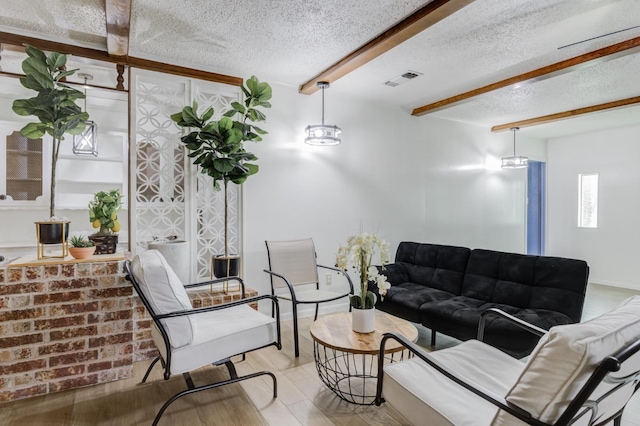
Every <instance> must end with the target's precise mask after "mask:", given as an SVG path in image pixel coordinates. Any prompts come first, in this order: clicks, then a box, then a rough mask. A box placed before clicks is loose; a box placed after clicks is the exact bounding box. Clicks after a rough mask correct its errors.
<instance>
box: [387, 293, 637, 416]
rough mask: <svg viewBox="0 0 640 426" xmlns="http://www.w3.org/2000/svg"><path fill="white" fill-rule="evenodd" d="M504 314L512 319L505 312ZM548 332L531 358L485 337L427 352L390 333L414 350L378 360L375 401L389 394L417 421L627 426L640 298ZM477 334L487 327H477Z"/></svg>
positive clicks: (389, 336)
mask: <svg viewBox="0 0 640 426" xmlns="http://www.w3.org/2000/svg"><path fill="white" fill-rule="evenodd" d="M494 314H498V315H501V316H503V317H504V318H507V319H509V318H513V317H511V316H510V315H508V314H505V313H504V312H502V311H498V310H492V311H490V312H489V313H488V315H494ZM513 319H514V320H515V321H514V322H515V323H516V324H518V325H520V326H522V327H523V328H527V329H529V328H530V330H531V331H533V332H534V333H536V334H542V338H541V339H540V341H539V342H538V345H537V346H536V347H535V349H534V350H533V352H532V354H531V356H530V358H529V360H528V361H527V363H526V364H525V363H524V362H521V361H519V360H516V359H514V358H511V357H510V356H508V355H507V354H505V353H504V352H501V351H499V350H498V349H496V348H494V347H491V346H488V345H486V344H484V343H482V342H481V341H479V340H468V341H466V342H463V343H461V344H460V345H458V346H455V347H452V348H447V349H443V350H440V351H435V352H432V353H426V352H425V351H423V350H422V349H420V348H419V347H417V346H416V345H414V344H413V343H411V342H409V341H407V340H406V339H404V338H403V337H402V336H398V335H392V334H386V335H385V336H384V337H383V340H382V343H381V350H380V353H381V355H380V360H383V356H382V354H383V353H384V346H385V342H386V341H387V340H388V339H395V340H398V341H400V342H402V343H403V345H405V346H406V347H407V348H409V349H410V351H411V352H412V353H413V354H414V355H415V356H414V357H413V358H410V359H409V360H407V361H402V362H397V363H393V364H389V365H386V366H384V367H383V366H382V363H379V365H378V368H379V369H378V393H377V397H376V404H378V405H380V403H382V402H383V401H384V400H386V401H387V402H388V403H389V404H391V405H392V406H393V407H394V408H395V409H396V410H398V411H399V412H400V413H401V414H402V415H404V416H405V417H406V418H407V420H408V421H409V422H410V423H411V424H414V425H418V424H420V425H430V426H457V425H477V426H507V425H517V426H520V425H534V426H550V425H555V426H565V425H576V426H584V425H589V426H591V425H595V426H600V425H608V424H611V423H613V424H614V425H616V426H619V425H620V424H621V418H622V412H623V410H624V408H625V406H626V404H627V402H628V401H629V399H630V398H631V396H632V395H633V394H634V392H636V390H637V389H638V386H639V383H640V296H633V297H631V298H629V299H627V300H625V301H624V302H623V303H622V304H621V305H620V306H618V307H617V308H616V309H614V310H613V311H611V312H608V313H606V314H604V315H601V316H599V317H597V318H594V319H592V320H589V321H586V322H584V323H579V324H570V325H560V326H556V327H552V328H551V329H550V330H549V331H548V332H546V331H545V330H542V329H539V328H537V327H533V326H531V327H529V326H528V325H526V324H527V323H524V322H523V321H521V320H518V319H517V318H513ZM478 334H479V337H482V331H481V330H479V333H478Z"/></svg>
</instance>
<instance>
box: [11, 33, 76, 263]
mask: <svg viewBox="0 0 640 426" xmlns="http://www.w3.org/2000/svg"><path fill="white" fill-rule="evenodd" d="M25 51H26V53H27V56H28V57H27V58H26V59H25V60H24V61H23V62H22V71H23V72H24V74H25V76H24V77H21V78H20V83H22V85H23V86H24V87H26V88H27V89H31V90H34V91H36V92H37V94H36V96H34V97H32V98H29V99H16V100H15V101H13V106H12V109H13V111H14V112H15V113H16V114H18V115H21V116H30V115H33V116H35V117H36V118H37V119H38V121H37V122H31V123H29V124H27V125H26V126H24V127H23V128H22V129H21V130H20V133H21V134H22V135H23V136H25V137H27V138H29V139H38V138H41V137H42V136H44V134H45V133H46V134H48V135H50V136H51V138H52V141H53V149H52V155H51V188H50V191H51V192H50V202H49V215H50V219H49V221H48V222H36V227H37V229H36V232H37V235H38V243H39V244H56V243H57V244H59V243H63V246H66V244H65V242H66V238H67V237H68V234H69V226H68V224H69V222H68V221H67V220H64V219H61V218H57V217H56V216H55V198H56V197H55V190H56V164H57V162H58V156H59V154H60V144H61V142H62V140H63V139H64V135H65V134H71V135H77V134H80V133H82V131H83V130H84V129H85V127H86V122H87V120H88V119H89V114H87V113H86V112H83V111H82V110H81V108H80V106H78V105H77V104H76V101H77V100H78V99H83V98H84V94H83V93H82V92H81V91H79V90H76V89H74V88H72V87H69V86H68V85H66V84H64V81H65V77H68V76H70V75H72V74H74V73H75V72H76V71H77V70H68V71H67V70H65V69H64V67H65V65H66V63H67V56H66V55H63V54H61V53H57V52H51V53H50V54H49V56H47V55H46V54H45V53H44V52H43V51H41V50H39V49H36V48H35V47H32V46H29V45H25ZM63 251H64V250H63ZM38 253H40V250H39V251H38Z"/></svg>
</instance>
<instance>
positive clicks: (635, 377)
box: [376, 308, 640, 426]
mask: <svg viewBox="0 0 640 426" xmlns="http://www.w3.org/2000/svg"><path fill="white" fill-rule="evenodd" d="M489 315H498V316H501V317H502V318H505V319H507V320H509V321H512V322H513V323H514V324H516V325H518V326H519V327H522V328H524V329H525V330H528V331H530V332H532V333H533V334H535V335H537V336H542V335H544V334H545V333H547V331H546V330H544V329H542V328H540V327H536V326H534V325H532V324H529V323H527V322H526V321H522V320H521V319H519V318H516V317H514V316H512V315H509V314H507V313H506V312H504V311H501V310H500V309H497V308H491V309H488V310H487V311H485V312H483V313H482V316H481V319H480V324H479V326H478V339H477V340H480V341H482V337H483V335H484V323H485V321H486V318H487V316H489ZM389 339H393V340H396V341H398V342H399V343H400V344H402V345H403V346H405V347H406V348H407V349H408V350H409V351H410V352H411V353H412V354H413V355H415V356H416V357H418V358H420V359H421V360H423V361H424V362H426V363H427V364H429V365H430V366H431V367H433V368H434V369H436V370H437V371H438V372H440V373H442V374H443V375H445V376H446V377H447V378H449V379H451V380H453V381H454V382H456V383H457V384H458V385H460V386H462V387H463V388H465V389H466V390H468V391H470V392H473V393H474V394H476V395H478V396H479V397H481V398H482V399H484V400H485V401H488V402H490V403H491V404H493V405H495V406H496V407H498V408H500V409H502V410H504V411H506V412H507V413H509V414H511V415H512V416H514V417H516V418H518V419H519V420H521V421H523V422H524V423H526V424H529V425H532V426H568V425H570V424H572V423H573V422H574V419H575V418H576V416H577V415H578V413H579V412H580V413H579V417H582V416H584V415H586V414H587V413H589V412H591V419H590V421H589V425H592V426H604V425H606V424H607V423H609V422H610V421H612V420H613V422H614V426H620V425H621V422H622V412H623V410H624V408H623V409H621V410H620V411H619V412H618V413H616V414H614V415H613V416H611V417H609V418H607V419H605V420H599V421H598V422H597V423H595V422H594V419H595V416H596V415H597V413H598V404H599V403H600V402H602V401H603V400H604V399H606V398H607V397H609V396H611V395H612V394H613V393H614V392H615V391H616V390H618V389H620V388H621V387H622V386H624V385H626V384H627V383H630V382H636V386H635V388H634V391H633V392H634V393H635V392H636V391H637V390H638V388H639V387H640V371H636V372H634V373H633V374H630V375H627V376H625V377H619V378H617V377H612V376H611V375H610V374H611V373H615V372H616V371H619V370H620V369H621V368H622V363H624V362H625V361H626V360H627V359H629V358H630V357H631V356H633V355H634V354H636V353H637V352H638V351H640V341H637V342H634V343H632V344H630V345H628V346H627V347H625V348H623V349H621V350H620V351H618V352H617V353H616V354H615V355H613V356H608V357H606V358H605V359H604V360H603V361H602V362H601V363H600V364H599V365H598V367H597V368H596V370H595V371H594V372H593V373H592V374H591V377H590V378H589V379H588V380H587V382H586V383H585V385H584V386H583V387H582V389H581V390H580V391H579V392H578V394H577V396H576V397H575V398H574V400H573V401H571V403H570V404H569V406H568V407H567V409H566V410H565V411H564V412H563V413H562V415H561V416H560V417H559V418H558V420H557V421H556V422H555V423H553V424H549V423H544V422H541V421H539V420H536V419H534V418H532V417H531V414H529V413H528V412H527V411H525V410H523V409H521V408H519V407H517V406H516V405H514V404H511V403H510V402H508V401H507V400H506V399H504V398H502V397H500V396H498V395H496V394H494V393H492V392H490V391H488V390H487V389H483V388H480V387H476V386H474V385H472V384H470V383H467V382H466V381H465V380H464V378H462V377H460V376H459V375H457V374H456V373H455V372H454V371H452V370H451V369H449V368H447V367H445V366H444V365H443V364H441V363H440V362H439V361H437V360H435V359H434V358H433V357H432V356H431V355H429V354H428V353H427V352H425V351H424V350H423V349H422V348H420V347H419V346H417V345H416V344H415V343H413V342H411V341H409V340H407V339H406V338H405V337H404V336H402V335H400V334H394V333H385V334H384V336H383V338H382V341H381V342H380V357H379V361H378V388H377V392H376V405H378V406H379V405H380V404H382V402H384V397H383V396H382V384H383V377H384V371H383V366H384V356H383V355H384V348H385V344H386V342H387V340H389ZM603 381H604V382H605V383H611V384H616V385H617V386H616V387H615V388H613V389H612V390H610V391H609V392H607V393H606V394H604V395H603V396H601V397H600V398H599V399H597V400H595V401H593V400H590V399H589V397H590V396H591V394H592V393H593V391H594V390H595V389H596V388H597V387H598V385H599V384H600V383H601V382H603ZM580 410H582V411H580Z"/></svg>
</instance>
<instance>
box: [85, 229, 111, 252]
mask: <svg viewBox="0 0 640 426" xmlns="http://www.w3.org/2000/svg"><path fill="white" fill-rule="evenodd" d="M88 238H89V240H91V241H93V243H94V244H95V245H96V254H113V253H115V252H116V248H117V247H118V234H113V235H97V234H93V235H89V237H88Z"/></svg>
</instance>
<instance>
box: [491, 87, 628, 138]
mask: <svg viewBox="0 0 640 426" xmlns="http://www.w3.org/2000/svg"><path fill="white" fill-rule="evenodd" d="M639 103H640V96H634V97H633V98H627V99H620V100H617V101H612V102H607V103H604V104H598V105H591V106H588V107H584V108H578V109H572V110H570V111H564V112H558V113H555V114H549V115H543V116H542V117H536V118H529V119H527V120H520V121H514V122H513V123H507V124H500V125H499V126H493V127H492V128H491V131H492V132H503V131H505V130H509V129H511V128H512V127H520V128H523V127H531V126H537V125H539V124H545V123H551V122H552V121H559V120H565V119H567V118H574V117H577V116H578V115H582V114H590V113H592V112H598V111H606V110H608V109H614V108H622V107H628V106H631V105H635V104H639Z"/></svg>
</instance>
